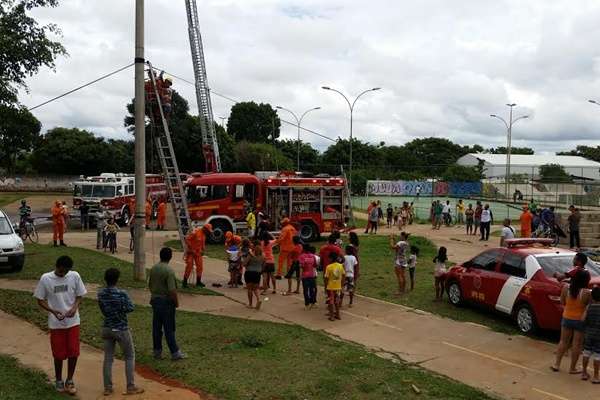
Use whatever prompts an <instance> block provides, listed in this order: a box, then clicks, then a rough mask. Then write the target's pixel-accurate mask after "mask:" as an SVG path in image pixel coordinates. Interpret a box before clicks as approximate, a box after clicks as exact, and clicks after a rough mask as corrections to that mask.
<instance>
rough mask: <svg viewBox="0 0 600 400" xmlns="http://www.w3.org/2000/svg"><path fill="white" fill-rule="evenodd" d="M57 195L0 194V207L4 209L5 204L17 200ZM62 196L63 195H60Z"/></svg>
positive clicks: (31, 193) (49, 193) (45, 193)
mask: <svg viewBox="0 0 600 400" xmlns="http://www.w3.org/2000/svg"><path fill="white" fill-rule="evenodd" d="M53 194H57V193H54V192H0V207H4V206H5V205H7V204H10V203H14V202H15V201H17V200H21V199H24V198H26V197H31V196H48V195H53ZM60 194H63V195H64V193H60Z"/></svg>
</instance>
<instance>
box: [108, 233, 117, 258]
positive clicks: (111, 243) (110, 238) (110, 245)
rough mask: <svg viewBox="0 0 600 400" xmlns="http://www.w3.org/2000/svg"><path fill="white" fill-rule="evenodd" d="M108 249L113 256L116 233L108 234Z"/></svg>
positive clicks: (115, 248)
mask: <svg viewBox="0 0 600 400" xmlns="http://www.w3.org/2000/svg"><path fill="white" fill-rule="evenodd" d="M107 236H108V249H109V250H110V252H111V253H112V254H115V251H116V250H117V234H116V233H108V235H107Z"/></svg>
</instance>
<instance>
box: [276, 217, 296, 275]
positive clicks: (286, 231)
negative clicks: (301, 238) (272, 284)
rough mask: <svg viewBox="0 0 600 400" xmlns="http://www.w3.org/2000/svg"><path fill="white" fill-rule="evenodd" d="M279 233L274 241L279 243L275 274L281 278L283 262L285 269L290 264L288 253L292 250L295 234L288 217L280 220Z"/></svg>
mask: <svg viewBox="0 0 600 400" xmlns="http://www.w3.org/2000/svg"><path fill="white" fill-rule="evenodd" d="M281 226H282V228H281V233H280V234H279V238H278V239H277V241H276V242H275V243H276V244H278V245H279V258H278V259H277V275H276V276H275V278H276V279H281V274H282V272H283V263H284V261H285V263H286V266H287V269H289V268H290V266H291V263H292V261H291V258H290V253H291V252H292V251H293V250H294V240H293V239H294V236H296V235H297V233H298V232H297V231H296V228H294V226H293V225H292V224H291V223H290V220H289V218H284V219H282V220H281Z"/></svg>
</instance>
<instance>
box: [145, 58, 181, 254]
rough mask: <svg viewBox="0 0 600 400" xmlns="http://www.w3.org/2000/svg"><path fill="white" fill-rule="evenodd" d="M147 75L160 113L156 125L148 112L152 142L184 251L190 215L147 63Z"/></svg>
mask: <svg viewBox="0 0 600 400" xmlns="http://www.w3.org/2000/svg"><path fill="white" fill-rule="evenodd" d="M147 64H148V67H149V69H148V73H149V76H150V81H151V83H152V88H153V90H154V95H155V97H156V103H157V104H156V106H157V107H158V110H159V111H160V119H161V123H160V124H156V123H155V121H154V117H155V114H154V110H152V109H151V110H150V113H149V114H150V119H151V120H152V124H153V125H154V126H155V127H156V128H157V129H156V134H155V135H154V140H155V144H156V152H157V153H158V158H159V160H160V165H161V167H162V170H163V174H164V176H165V184H166V186H167V193H168V194H169V199H170V200H171V208H172V209H173V214H174V216H175V221H177V231H178V232H179V240H180V241H181V246H182V248H183V249H184V250H185V248H186V246H185V235H186V234H187V231H188V229H189V228H190V215H189V212H188V208H187V200H186V197H185V192H184V189H183V183H182V182H181V176H180V175H179V167H178V166H177V158H176V157H175V151H174V150H173V143H172V142H171V133H170V132H169V125H168V124H167V120H166V119H165V114H164V110H163V106H162V102H161V98H160V93H159V91H158V88H157V86H156V75H155V74H154V69H153V68H152V64H151V63H150V62H149V61H148V62H147Z"/></svg>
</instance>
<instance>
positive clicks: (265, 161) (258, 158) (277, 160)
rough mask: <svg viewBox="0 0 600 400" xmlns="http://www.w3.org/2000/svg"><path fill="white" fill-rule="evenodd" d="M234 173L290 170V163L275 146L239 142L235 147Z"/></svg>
mask: <svg viewBox="0 0 600 400" xmlns="http://www.w3.org/2000/svg"><path fill="white" fill-rule="evenodd" d="M234 156H235V160H236V166H235V168H236V171H239V172H255V171H282V170H292V169H293V164H292V161H291V160H290V159H289V158H287V157H286V156H285V155H284V154H283V153H282V152H281V151H280V150H278V149H277V148H276V147H275V146H273V145H270V144H267V143H251V142H246V141H244V142H239V143H238V144H236V145H235V149H234Z"/></svg>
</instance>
